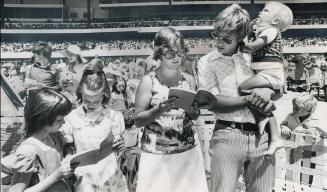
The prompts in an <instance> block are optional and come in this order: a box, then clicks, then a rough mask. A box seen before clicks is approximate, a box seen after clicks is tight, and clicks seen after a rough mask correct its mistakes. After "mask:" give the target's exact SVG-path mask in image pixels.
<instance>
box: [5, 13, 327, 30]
mask: <svg viewBox="0 0 327 192" xmlns="http://www.w3.org/2000/svg"><path fill="white" fill-rule="evenodd" d="M211 24H212V20H211V19H210V18H209V17H206V16H204V17H181V18H176V19H173V20H171V22H169V20H168V19H166V20H165V19H162V18H160V17H158V18H146V19H144V18H129V19H125V20H122V19H93V20H92V22H91V23H90V24H87V22H86V20H72V21H65V22H55V21H47V22H35V23H33V22H28V23H24V22H17V21H10V20H7V21H6V22H5V23H4V28H5V29H87V28H91V29H92V28H131V27H164V26H168V25H170V26H210V25H211ZM293 24H294V25H324V24H327V18H326V17H325V16H316V15H305V16H297V17H295V18H294V21H293Z"/></svg>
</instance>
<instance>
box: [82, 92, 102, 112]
mask: <svg viewBox="0 0 327 192" xmlns="http://www.w3.org/2000/svg"><path fill="white" fill-rule="evenodd" d="M82 98H83V106H84V107H85V109H86V110H87V111H88V112H93V111H95V110H96V109H98V108H99V107H100V106H101V104H102V100H103V95H102V94H97V95H87V94H84V93H83V94H82Z"/></svg>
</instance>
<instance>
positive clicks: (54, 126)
mask: <svg viewBox="0 0 327 192" xmlns="http://www.w3.org/2000/svg"><path fill="white" fill-rule="evenodd" d="M64 123H65V120H64V116H61V115H59V116H57V118H56V120H55V122H54V123H53V124H52V126H49V127H48V129H49V132H50V133H56V132H58V130H59V128H60V127H61V126H62V125H63V124H64Z"/></svg>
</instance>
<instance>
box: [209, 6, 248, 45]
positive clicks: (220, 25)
mask: <svg viewBox="0 0 327 192" xmlns="http://www.w3.org/2000/svg"><path fill="white" fill-rule="evenodd" d="M249 26H250V16H249V13H248V12H247V11H246V10H245V9H242V7H241V6H239V5H238V4H232V5H230V6H228V7H227V8H225V9H224V10H223V11H222V12H220V13H219V14H218V16H217V17H216V18H215V19H214V21H213V27H214V30H215V32H216V33H220V32H224V33H233V34H235V35H237V36H238V38H237V39H238V40H239V41H241V40H243V39H244V37H245V36H246V35H247V33H248V31H249Z"/></svg>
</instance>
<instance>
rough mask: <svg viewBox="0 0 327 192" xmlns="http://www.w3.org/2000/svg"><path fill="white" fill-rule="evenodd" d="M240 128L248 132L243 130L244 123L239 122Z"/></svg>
mask: <svg viewBox="0 0 327 192" xmlns="http://www.w3.org/2000/svg"><path fill="white" fill-rule="evenodd" d="M240 129H241V131H242V132H248V131H246V130H244V123H240Z"/></svg>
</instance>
